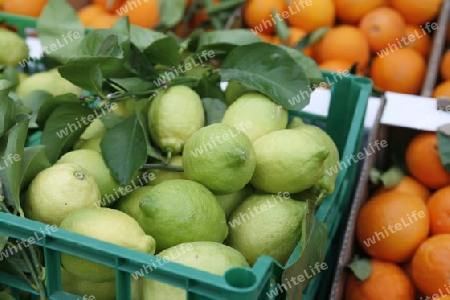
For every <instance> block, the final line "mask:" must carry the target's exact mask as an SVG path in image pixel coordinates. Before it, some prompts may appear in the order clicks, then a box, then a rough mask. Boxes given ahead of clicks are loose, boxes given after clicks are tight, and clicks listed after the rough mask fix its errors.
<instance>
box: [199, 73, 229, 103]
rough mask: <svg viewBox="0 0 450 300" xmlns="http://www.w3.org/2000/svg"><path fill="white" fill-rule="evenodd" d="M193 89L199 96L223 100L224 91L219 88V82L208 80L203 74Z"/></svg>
mask: <svg viewBox="0 0 450 300" xmlns="http://www.w3.org/2000/svg"><path fill="white" fill-rule="evenodd" d="M195 91H196V92H197V93H198V94H199V95H200V97H201V98H217V99H220V100H222V101H225V93H224V92H223V90H222V89H221V87H220V83H219V82H215V81H212V80H210V79H209V78H208V77H207V76H205V75H203V76H202V78H201V79H200V81H199V82H198V84H197V86H196V87H195Z"/></svg>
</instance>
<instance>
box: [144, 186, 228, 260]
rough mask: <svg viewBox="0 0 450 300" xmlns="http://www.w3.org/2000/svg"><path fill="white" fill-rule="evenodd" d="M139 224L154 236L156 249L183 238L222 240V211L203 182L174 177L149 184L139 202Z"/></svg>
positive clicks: (159, 249) (186, 240)
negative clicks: (140, 217)
mask: <svg viewBox="0 0 450 300" xmlns="http://www.w3.org/2000/svg"><path fill="white" fill-rule="evenodd" d="M139 208H140V210H141V212H142V214H143V215H144V218H143V219H141V220H140V221H141V222H140V224H141V227H142V228H143V229H144V231H145V232H146V233H147V234H150V235H151V236H153V237H154V238H155V239H156V246H157V252H159V251H162V250H165V249H167V248H170V247H173V246H175V245H178V244H181V243H184V242H195V241H211V242H219V243H221V242H223V241H224V240H225V238H226V237H227V235H228V226H227V224H226V219H225V213H224V211H223V209H222V207H221V206H220V204H219V203H218V202H217V200H216V198H215V197H214V195H213V194H212V193H211V192H210V191H209V190H208V189H207V188H206V187H204V186H203V185H201V184H199V183H196V182H193V181H190V180H181V179H174V180H168V181H165V182H163V183H160V184H158V185H157V186H155V187H153V189H152V190H150V192H149V193H147V194H146V195H145V196H144V197H143V198H142V199H141V202H140V204H139Z"/></svg>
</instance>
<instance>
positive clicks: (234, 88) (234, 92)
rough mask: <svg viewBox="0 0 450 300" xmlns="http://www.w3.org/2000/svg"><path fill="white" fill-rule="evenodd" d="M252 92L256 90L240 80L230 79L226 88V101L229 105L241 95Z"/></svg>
mask: <svg viewBox="0 0 450 300" xmlns="http://www.w3.org/2000/svg"><path fill="white" fill-rule="evenodd" d="M250 92H254V90H252V89H250V88H248V87H246V86H245V85H243V84H242V83H240V82H238V81H230V82H228V85H227V88H226V89H225V103H226V104H227V105H228V106H229V105H231V104H233V102H234V101H236V100H237V99H238V98H239V97H241V96H242V95H244V94H246V93H250Z"/></svg>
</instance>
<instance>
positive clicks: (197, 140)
mask: <svg viewBox="0 0 450 300" xmlns="http://www.w3.org/2000/svg"><path fill="white" fill-rule="evenodd" d="M255 165H256V161H255V152H254V150H253V146H252V143H251V142H250V140H249V138H248V137H247V135H245V134H244V133H240V132H239V131H238V130H237V129H236V128H234V127H231V126H228V125H225V124H219V123H216V124H212V125H209V126H206V127H203V128H202V129H200V130H199V131H197V132H196V133H194V134H193V135H192V137H191V138H190V139H189V140H188V141H187V143H186V146H185V150H184V152H183V166H184V173H185V174H186V176H187V178H188V179H189V180H193V181H196V182H199V183H201V184H203V185H205V186H206V187H207V188H208V189H209V190H211V191H212V192H213V193H214V194H218V195H223V194H229V193H233V192H237V191H239V190H241V189H243V188H244V186H245V185H246V184H247V183H249V181H250V179H251V178H252V175H253V172H254V170H255ZM217 174H219V176H217Z"/></svg>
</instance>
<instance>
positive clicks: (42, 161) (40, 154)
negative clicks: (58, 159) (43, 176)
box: [20, 146, 51, 190]
mask: <svg viewBox="0 0 450 300" xmlns="http://www.w3.org/2000/svg"><path fill="white" fill-rule="evenodd" d="M50 166H51V164H50V162H49V161H48V159H47V156H45V147H44V146H34V147H27V148H25V150H24V153H23V158H22V162H21V164H20V189H21V190H23V189H24V188H26V187H27V186H28V185H29V184H30V182H31V180H33V178H34V177H36V175H37V174H38V173H39V172H41V171H42V170H44V169H46V168H48V167H50Z"/></svg>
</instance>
